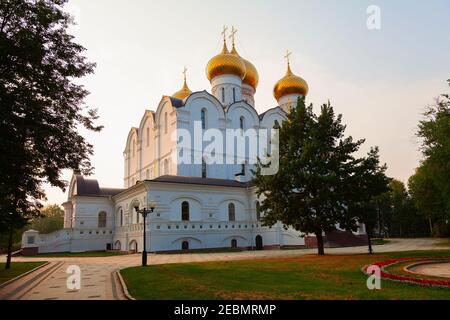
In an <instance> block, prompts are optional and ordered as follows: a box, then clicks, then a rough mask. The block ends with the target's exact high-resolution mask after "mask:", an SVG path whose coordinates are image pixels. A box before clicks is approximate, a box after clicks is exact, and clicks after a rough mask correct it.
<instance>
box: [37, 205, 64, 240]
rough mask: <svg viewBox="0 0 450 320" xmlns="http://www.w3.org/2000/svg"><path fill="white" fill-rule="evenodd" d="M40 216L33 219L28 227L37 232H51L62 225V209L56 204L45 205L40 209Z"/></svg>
mask: <svg viewBox="0 0 450 320" xmlns="http://www.w3.org/2000/svg"><path fill="white" fill-rule="evenodd" d="M41 215H42V217H40V218H37V219H33V220H32V221H31V225H30V228H31V229H34V230H37V231H39V233H44V234H45V233H51V232H53V231H56V230H59V229H62V228H63V226H64V210H63V209H61V207H60V206H58V205H57V204H52V205H49V206H46V207H45V208H43V209H42V210H41Z"/></svg>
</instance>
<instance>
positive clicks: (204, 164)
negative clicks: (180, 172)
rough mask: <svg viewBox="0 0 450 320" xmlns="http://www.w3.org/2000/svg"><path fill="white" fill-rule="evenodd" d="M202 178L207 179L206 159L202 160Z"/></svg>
mask: <svg viewBox="0 0 450 320" xmlns="http://www.w3.org/2000/svg"><path fill="white" fill-rule="evenodd" d="M202 178H206V162H205V159H204V158H202Z"/></svg>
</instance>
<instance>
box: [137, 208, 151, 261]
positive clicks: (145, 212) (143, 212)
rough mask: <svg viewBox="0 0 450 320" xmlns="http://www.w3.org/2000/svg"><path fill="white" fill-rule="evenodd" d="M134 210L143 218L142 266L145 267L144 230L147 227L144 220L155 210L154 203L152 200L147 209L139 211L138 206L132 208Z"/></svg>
mask: <svg viewBox="0 0 450 320" xmlns="http://www.w3.org/2000/svg"><path fill="white" fill-rule="evenodd" d="M134 210H136V212H137V213H140V214H141V215H142V217H143V218H144V248H143V250H142V266H143V267H145V266H146V265H147V247H146V235H145V229H146V226H147V223H146V218H147V215H148V214H149V213H152V212H153V210H155V202H154V201H153V200H152V201H150V205H149V207H148V208H146V207H144V208H142V209H139V205H136V206H134Z"/></svg>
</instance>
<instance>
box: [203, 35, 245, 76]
mask: <svg viewBox="0 0 450 320" xmlns="http://www.w3.org/2000/svg"><path fill="white" fill-rule="evenodd" d="M224 74H233V75H236V76H238V77H239V78H241V79H243V78H244V77H245V64H244V62H243V61H242V60H241V59H240V58H239V57H237V56H236V55H234V54H231V53H230V52H229V51H228V48H227V45H226V42H225V41H224V43H223V49H222V52H221V53H219V54H218V55H216V56H214V57H213V58H211V60H209V62H208V64H207V65H206V76H207V77H208V80H210V81H211V79H213V78H214V77H217V76H220V75H224Z"/></svg>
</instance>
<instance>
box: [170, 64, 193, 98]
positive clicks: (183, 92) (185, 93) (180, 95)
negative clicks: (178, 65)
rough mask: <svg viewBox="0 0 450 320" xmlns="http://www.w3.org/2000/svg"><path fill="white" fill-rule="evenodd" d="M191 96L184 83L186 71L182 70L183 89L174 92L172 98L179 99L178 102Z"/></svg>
mask: <svg viewBox="0 0 450 320" xmlns="http://www.w3.org/2000/svg"><path fill="white" fill-rule="evenodd" d="M191 94H192V91H191V89H189V87H188V85H187V83H186V69H184V83H183V87H182V88H181V90H179V91H177V92H175V93H174V94H173V95H172V97H174V98H177V99H180V100H184V99H186V98H187V97H189V96H190V95H191Z"/></svg>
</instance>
